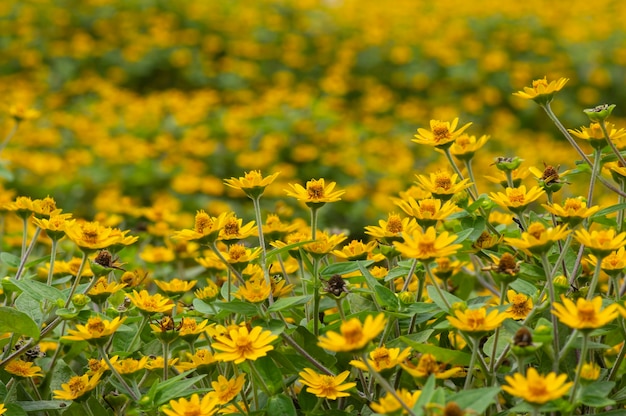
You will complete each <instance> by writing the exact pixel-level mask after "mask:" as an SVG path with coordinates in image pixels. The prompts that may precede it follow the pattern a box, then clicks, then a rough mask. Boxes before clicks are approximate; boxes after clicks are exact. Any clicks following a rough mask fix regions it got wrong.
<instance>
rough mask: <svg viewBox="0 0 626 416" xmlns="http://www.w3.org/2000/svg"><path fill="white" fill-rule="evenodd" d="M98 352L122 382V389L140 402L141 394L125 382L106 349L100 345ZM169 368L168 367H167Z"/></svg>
mask: <svg viewBox="0 0 626 416" xmlns="http://www.w3.org/2000/svg"><path fill="white" fill-rule="evenodd" d="M98 352H99V353H100V356H101V357H102V359H103V360H104V362H105V363H107V366H109V370H111V373H112V374H113V375H114V376H115V378H116V379H117V381H119V382H120V384H121V385H122V387H124V390H126V392H127V393H128V395H129V396H130V397H131V398H132V399H133V400H135V401H138V400H139V394H137V392H135V391H134V390H133V389H132V388H131V387H130V386H129V385H128V383H127V382H126V380H124V377H122V375H121V374H120V373H119V372H118V371H117V370H116V369H115V367H114V366H113V364H112V363H111V360H109V356H108V355H107V353H106V351H105V350H104V347H103V346H102V345H98ZM166 367H167V365H166Z"/></svg>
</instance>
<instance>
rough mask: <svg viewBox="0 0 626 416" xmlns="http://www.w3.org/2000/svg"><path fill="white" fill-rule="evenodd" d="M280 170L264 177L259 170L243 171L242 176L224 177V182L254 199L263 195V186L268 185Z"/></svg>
mask: <svg viewBox="0 0 626 416" xmlns="http://www.w3.org/2000/svg"><path fill="white" fill-rule="evenodd" d="M279 174H280V172H276V173H274V174H272V175H270V176H268V177H266V178H264V177H263V175H262V174H261V172H260V171H258V170H253V171H250V172H245V173H244V176H243V177H239V178H238V179H237V178H230V179H224V183H225V184H226V185H227V186H230V187H231V188H234V189H241V190H242V191H243V192H244V193H245V194H246V195H248V196H249V197H250V198H252V199H255V198H258V197H260V196H261V195H263V192H264V191H265V188H266V187H267V186H268V185H270V184H271V183H272V182H274V180H275V179H276V177H277V176H278V175H279Z"/></svg>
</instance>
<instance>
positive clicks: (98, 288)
mask: <svg viewBox="0 0 626 416" xmlns="http://www.w3.org/2000/svg"><path fill="white" fill-rule="evenodd" d="M125 287H126V284H125V283H116V282H110V283H109V281H108V278H106V277H104V276H102V277H100V278H99V279H98V280H97V281H96V283H95V284H94V285H93V287H92V288H91V289H90V290H89V292H87V295H89V297H91V298H92V299H93V300H94V301H95V302H102V301H104V300H105V299H106V298H108V297H109V296H111V295H112V294H113V293H115V292H117V291H119V290H122V289H123V288H125Z"/></svg>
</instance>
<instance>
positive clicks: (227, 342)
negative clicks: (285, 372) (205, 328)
mask: <svg viewBox="0 0 626 416" xmlns="http://www.w3.org/2000/svg"><path fill="white" fill-rule="evenodd" d="M277 338H278V336H277V335H274V334H272V333H271V331H263V328H261V327H260V326H255V327H254V328H252V331H248V328H247V327H245V326H241V327H237V328H236V329H231V330H230V331H228V333H227V335H219V336H217V337H216V341H217V342H214V343H213V344H212V345H211V346H212V347H213V349H216V350H218V351H220V352H218V353H217V354H215V359H216V360H220V361H233V362H234V363H235V364H239V363H242V362H244V361H246V360H251V361H255V360H256V359H258V358H260V357H264V356H265V355H267V352H268V351H271V350H273V349H274V346H273V345H271V343H272V342H273V341H275V340H276V339H277Z"/></svg>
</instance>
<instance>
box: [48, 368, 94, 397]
mask: <svg viewBox="0 0 626 416" xmlns="http://www.w3.org/2000/svg"><path fill="white" fill-rule="evenodd" d="M101 376H102V373H96V374H94V375H93V376H91V377H90V376H88V375H87V374H84V375H82V376H74V377H72V378H70V379H69V380H68V382H67V383H63V384H61V390H54V391H53V392H52V393H53V395H54V396H53V397H54V398H55V399H57V400H83V399H85V398H86V397H83V396H85V395H86V394H88V393H89V392H91V391H92V390H93V389H95V388H96V386H97V385H98V382H99V381H100V377H101Z"/></svg>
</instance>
